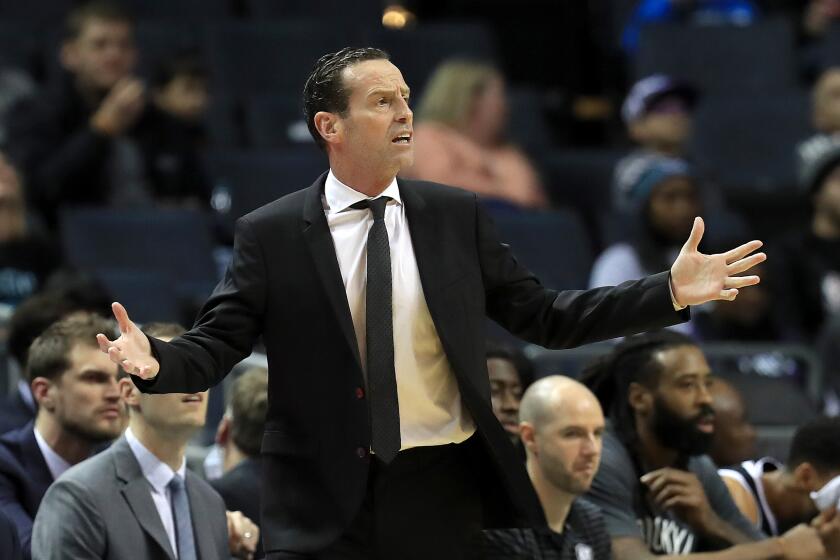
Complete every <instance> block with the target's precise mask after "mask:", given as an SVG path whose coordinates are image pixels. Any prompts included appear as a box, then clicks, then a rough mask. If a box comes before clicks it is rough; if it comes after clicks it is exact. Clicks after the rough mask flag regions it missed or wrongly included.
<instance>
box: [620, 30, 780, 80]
mask: <svg viewBox="0 0 840 560" xmlns="http://www.w3.org/2000/svg"><path fill="white" fill-rule="evenodd" d="M794 46H795V39H794V32H793V29H792V26H791V25H790V23H789V22H788V21H787V20H785V19H770V20H767V21H764V22H761V23H757V24H754V25H750V26H744V27H740V26H731V25H725V26H712V25H708V26H703V25H681V24H656V25H648V26H645V27H644V28H643V29H642V35H641V40H640V43H639V52H638V53H637V55H636V61H635V75H636V78H642V77H645V76H649V75H651V74H656V73H665V74H670V75H673V76H676V77H679V78H682V79H685V80H689V81H691V82H692V83H694V84H696V85H697V86H699V87H700V88H701V90H702V91H703V92H707V93H713V92H717V93H720V92H724V93H725V92H732V93H736V92H737V93H743V92H745V91H750V92H755V93H760V94H761V95H764V94H765V93H766V92H770V91H773V90H776V89H779V88H788V87H792V86H794V85H795V84H796V57H795V52H794Z"/></svg>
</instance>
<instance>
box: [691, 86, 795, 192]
mask: <svg viewBox="0 0 840 560" xmlns="http://www.w3.org/2000/svg"><path fill="white" fill-rule="evenodd" d="M809 122H810V118H809V99H808V94H807V93H806V92H804V91H797V90H792V91H779V92H776V91H772V90H771V91H767V92H765V93H762V94H761V95H757V96H752V95H749V96H747V95H742V94H741V93H736V92H733V93H730V94H728V95H722V94H721V95H709V96H706V97H704V98H703V99H702V101H701V103H700V105H699V106H698V108H697V113H696V117H695V119H694V123H695V124H694V138H693V140H692V150H691V152H692V153H693V154H694V155H695V157H696V163H697V166H698V168H699V169H700V170H701V171H703V172H704V174H706V175H709V176H711V177H713V178H714V179H716V180H717V181H718V182H719V183H721V184H722V185H724V186H725V187H736V188H737V187H741V188H750V189H759V190H765V191H772V190H774V189H784V188H788V189H789V188H790V187H792V186H794V185H795V184H796V159H795V150H796V145H797V143H798V142H800V141H801V140H803V139H805V138H806V137H807V136H808V135H809V134H810V126H809Z"/></svg>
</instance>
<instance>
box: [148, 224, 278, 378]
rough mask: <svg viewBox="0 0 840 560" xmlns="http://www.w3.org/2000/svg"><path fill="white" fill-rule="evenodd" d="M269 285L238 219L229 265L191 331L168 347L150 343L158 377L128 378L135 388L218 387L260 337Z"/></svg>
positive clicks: (255, 246) (247, 227)
mask: <svg viewBox="0 0 840 560" xmlns="http://www.w3.org/2000/svg"><path fill="white" fill-rule="evenodd" d="M267 284H268V281H267V279H266V269H265V259H264V256H263V253H262V250H261V248H260V245H259V241H258V240H257V238H256V235H255V234H254V232H253V227H252V225H251V224H250V223H249V222H248V221H247V220H245V219H244V218H240V219H239V221H238V222H237V224H236V234H235V237H234V246H233V260H232V262H231V264H230V266H229V267H228V269H227V272H225V277H224V279H222V281H221V282H220V283H219V285H218V286H217V287H216V289H215V290H214V291H213V294H212V295H211V296H210V298H209V299H208V300H207V302H206V303H205V304H204V307H203V308H202V310H201V312H200V313H199V318H198V320H197V321H196V324H195V326H194V327H193V328H192V329H191V330H190V331H189V332H187V333H185V334H184V335H182V336H180V337H178V338H176V339H174V340H172V341H171V342H169V343H167V342H163V341H160V340H157V339H153V338H150V339H149V340H150V342H151V345H152V352H153V353H154V355H155V357H156V358H157V359H158V361H159V362H160V372H159V373H158V375H157V376H156V377H155V378H154V379H153V380H152V381H145V380H143V379H140V378H139V377H136V376H132V378H133V380H134V383H135V385H137V387H138V388H139V389H140V390H141V391H143V392H147V393H195V392H199V391H204V390H206V389H208V388H210V387H212V386H214V385H216V384H217V383H219V382H220V381H221V380H222V378H224V376H225V375H227V373H228V372H229V371H230V370H231V368H232V367H233V366H235V365H236V364H237V363H239V362H240V361H242V360H243V359H245V358H246V357H247V356H248V355H249V354H250V353H251V349H252V348H253V345H254V341H255V340H256V339H257V337H258V336H259V335H260V333H261V332H262V323H263V316H264V314H265V305H266V291H267Z"/></svg>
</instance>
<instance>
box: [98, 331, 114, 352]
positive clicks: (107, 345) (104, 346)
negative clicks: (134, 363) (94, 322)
mask: <svg viewBox="0 0 840 560" xmlns="http://www.w3.org/2000/svg"><path fill="white" fill-rule="evenodd" d="M96 342H97V343H98V344H99V349H100V350H102V351H103V352H105V353H106V354H107V353H108V350H110V349H111V346H113V345H114V344H116V341H115V340H108V337H107V336H105V335H104V334H102V333H99V334H98V335H96Z"/></svg>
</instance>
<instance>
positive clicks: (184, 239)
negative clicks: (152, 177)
mask: <svg viewBox="0 0 840 560" xmlns="http://www.w3.org/2000/svg"><path fill="white" fill-rule="evenodd" d="M60 223H61V241H62V245H63V249H64V254H65V256H66V257H67V260H68V262H69V263H70V264H72V265H74V266H76V267H78V268H80V269H82V270H85V271H88V272H91V273H94V274H97V275H98V274H100V273H103V272H104V273H106V277H107V273H112V272H114V271H119V272H125V273H136V274H140V275H143V274H147V273H148V274H157V275H158V276H159V277H160V278H161V279H162V280H163V281H164V282H166V283H167V284H168V286H169V289H170V290H172V292H173V293H174V294H176V296H177V297H178V298H179V299H182V300H193V299H195V298H201V297H206V296H207V295H208V294H209V293H210V291H211V290H212V288H213V286H214V285H215V284H216V282H217V280H218V275H217V272H216V266H215V263H214V261H213V244H214V241H213V236H212V230H211V220H210V217H209V216H208V215H207V214H204V213H201V212H196V211H188V210H146V211H138V210H132V211H127V210H126V211H119V210H110V209H100V208H77V209H69V210H66V211H64V212H62V214H61V220H60ZM111 278H114V277H113V276H112V277H111Z"/></svg>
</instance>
